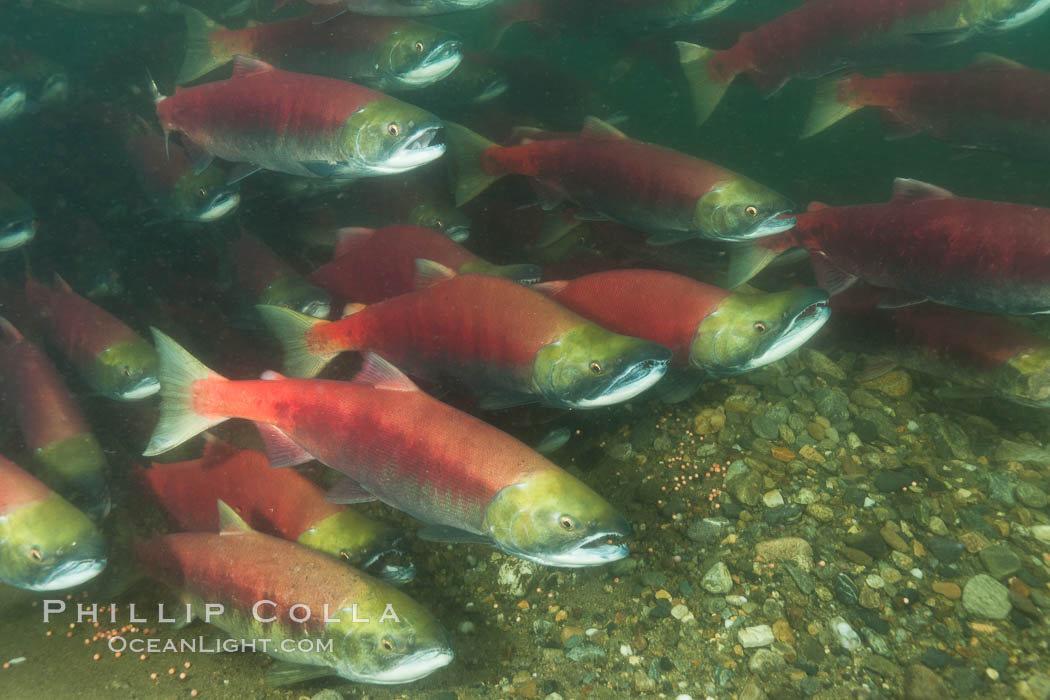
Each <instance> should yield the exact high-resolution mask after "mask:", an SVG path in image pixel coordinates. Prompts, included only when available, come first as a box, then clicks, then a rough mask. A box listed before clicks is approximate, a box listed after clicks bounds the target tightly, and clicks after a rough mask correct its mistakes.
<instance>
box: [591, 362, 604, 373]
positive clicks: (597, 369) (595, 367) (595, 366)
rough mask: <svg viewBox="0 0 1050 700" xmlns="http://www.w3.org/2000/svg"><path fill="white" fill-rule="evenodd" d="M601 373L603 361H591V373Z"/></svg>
mask: <svg viewBox="0 0 1050 700" xmlns="http://www.w3.org/2000/svg"><path fill="white" fill-rule="evenodd" d="M601 373H602V366H601V363H599V362H595V361H591V374H601Z"/></svg>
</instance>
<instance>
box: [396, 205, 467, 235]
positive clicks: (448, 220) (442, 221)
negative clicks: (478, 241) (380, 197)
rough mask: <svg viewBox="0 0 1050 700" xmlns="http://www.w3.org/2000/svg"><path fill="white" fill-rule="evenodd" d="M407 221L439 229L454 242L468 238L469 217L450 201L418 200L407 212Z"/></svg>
mask: <svg viewBox="0 0 1050 700" xmlns="http://www.w3.org/2000/svg"><path fill="white" fill-rule="evenodd" d="M408 223H410V224H414V225H416V226H422V227H423V228H429V229H434V230H435V231H440V232H441V233H443V234H445V235H446V236H448V238H450V239H451V240H453V241H455V242H456V243H462V242H463V241H465V240H467V239H468V238H470V217H468V216H467V215H466V214H464V213H462V212H461V211H459V210H458V209H456V208H455V207H454V206H453V205H452V204H451V203H448V204H443V203H440V202H437V201H433V200H429V199H428V200H426V201H424V202H420V203H419V204H417V205H416V206H415V207H413V208H412V211H410V212H409V213H408Z"/></svg>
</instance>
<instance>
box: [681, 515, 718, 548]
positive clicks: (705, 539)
mask: <svg viewBox="0 0 1050 700" xmlns="http://www.w3.org/2000/svg"><path fill="white" fill-rule="evenodd" d="M722 527H723V525H722V523H720V522H717V521H715V520H694V521H693V522H692V523H690V524H689V527H688V528H686V531H685V536H686V537H688V538H689V539H690V540H692V541H693V542H696V543H697V544H713V543H715V542H717V541H719V540H720V539H722Z"/></svg>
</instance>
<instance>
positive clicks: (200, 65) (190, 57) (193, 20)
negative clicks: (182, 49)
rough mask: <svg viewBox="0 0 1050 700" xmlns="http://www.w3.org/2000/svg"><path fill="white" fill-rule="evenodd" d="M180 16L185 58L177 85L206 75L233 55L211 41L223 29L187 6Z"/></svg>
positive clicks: (223, 28) (176, 79)
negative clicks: (183, 27)
mask: <svg viewBox="0 0 1050 700" xmlns="http://www.w3.org/2000/svg"><path fill="white" fill-rule="evenodd" d="M182 14H183V17H185V18H186V56H185V58H183V59H182V68H180V69H179V75H178V77H176V78H175V82H176V83H177V84H179V85H183V84H185V83H188V82H190V81H192V80H196V79H197V78H199V77H201V76H202V75H207V74H208V73H211V72H212V71H213V70H215V69H216V68H218V67H219V66H222V65H225V64H226V63H229V62H230V61H231V60H232V59H233V54H231V53H228V52H225V51H223V50H222V47H221V46H219V45H217V44H213V43H212V41H211V35H212V34H213V33H215V32H221V31H225V29H226V28H225V27H223V26H222V25H221V24H219V23H218V22H216V21H215V20H213V19H212V18H210V17H208V16H207V15H205V14H204V13H203V12H200V11H199V10H195V9H194V8H192V7H189V6H188V5H183V6H182Z"/></svg>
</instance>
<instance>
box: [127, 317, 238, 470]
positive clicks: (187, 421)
mask: <svg viewBox="0 0 1050 700" xmlns="http://www.w3.org/2000/svg"><path fill="white" fill-rule="evenodd" d="M150 330H151V331H153V344H154V345H155V346H156V348H157V360H158V369H157V376H158V378H159V379H160V418H159V419H158V420H157V427H156V428H155V429H154V430H153V436H152V437H151V438H150V440H149V445H147V446H146V451H145V452H143V453H142V454H144V455H145V456H147V457H152V456H154V455H159V454H160V453H162V452H167V451H168V450H170V449H172V448H173V447H177V446H179V445H181V444H182V443H184V442H186V441H187V440H189V439H190V438H191V437H193V436H194V435H197V434H198V433H203V432H204V431H205V430H207V429H208V428H210V427H212V426H213V425H218V424H219V423H222V422H223V421H225V420H226V419H227V418H228V416H219V417H215V416H202V415H199V414H198V413H196V412H195V411H194V410H193V384H194V383H195V382H197V381H198V380H201V379H223V377H222V376H221V375H219V374H216V373H215V372H213V371H211V370H210V369H208V368H207V367H205V366H204V365H203V364H202V363H201V362H200V360H198V359H197V358H196V357H194V356H193V355H191V354H190V353H188V352H187V351H186V350H185V349H184V348H183V347H182V346H181V345H179V344H178V343H176V342H175V341H174V340H172V339H171V338H169V337H168V336H167V335H165V334H164V333H162V332H160V331H159V330H157V329H156V328H151V329H150Z"/></svg>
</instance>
